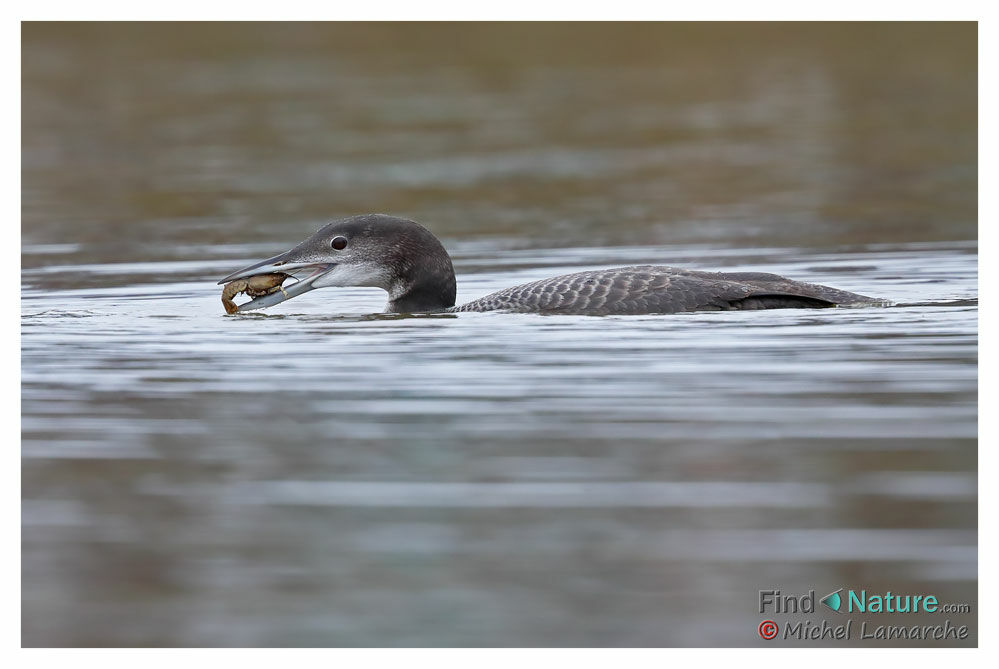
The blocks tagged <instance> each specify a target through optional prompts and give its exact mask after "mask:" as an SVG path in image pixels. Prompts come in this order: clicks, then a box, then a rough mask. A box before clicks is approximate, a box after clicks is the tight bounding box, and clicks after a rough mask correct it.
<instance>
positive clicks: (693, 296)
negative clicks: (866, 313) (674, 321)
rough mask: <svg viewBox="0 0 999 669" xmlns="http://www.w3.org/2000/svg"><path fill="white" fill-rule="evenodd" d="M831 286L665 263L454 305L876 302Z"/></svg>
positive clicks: (570, 307) (660, 307)
mask: <svg viewBox="0 0 999 669" xmlns="http://www.w3.org/2000/svg"><path fill="white" fill-rule="evenodd" d="M874 301H875V300H873V299H872V298H869V297H865V296H864V295H857V294H856V293H850V292H847V291H845V290H837V289H836V288H829V287H828V286H820V285H816V284H812V283H802V282H800V281H792V280H790V279H786V278H784V277H782V276H778V275H777V274H765V273H762V272H697V271H693V270H686V269H680V268H677V267H665V266H661V265H637V266H633V267H619V268H616V269H601V270H592V271H589V272H577V273H575V274H565V275H563V276H556V277H552V278H550V279H541V280H540V281H533V282H531V283H525V284H522V285H520V286H514V287H513V288H507V289H505V290H501V291H498V292H496V293H493V294H491V295H487V296H485V297H482V298H479V299H477V300H473V301H471V302H468V303H467V304H463V305H461V306H458V307H452V308H450V309H448V311H496V310H504V311H516V312H525V313H548V314H589V315H593V316H606V315H611V314H622V315H623V314H675V313H678V312H683V311H732V310H739V309H781V308H821V307H834V306H836V305H842V304H860V303H871V302H874Z"/></svg>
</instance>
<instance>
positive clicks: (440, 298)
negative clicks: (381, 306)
mask: <svg viewBox="0 0 999 669" xmlns="http://www.w3.org/2000/svg"><path fill="white" fill-rule="evenodd" d="M434 241H436V240H434ZM437 245H438V249H434V251H436V252H434V253H430V254H426V255H420V256H417V257H416V258H409V259H407V262H404V263H401V264H400V265H399V266H396V268H395V269H396V270H397V271H396V275H395V277H393V280H392V282H391V284H390V286H389V288H388V293H389V302H388V305H387V306H386V307H385V311H386V312H388V313H398V314H415V313H423V312H432V311H443V310H445V309H448V308H449V307H453V306H454V299H455V295H456V293H457V286H456V282H455V278H454V267H453V266H452V265H451V256H449V255H448V254H447V251H445V250H444V247H443V246H441V245H440V242H437Z"/></svg>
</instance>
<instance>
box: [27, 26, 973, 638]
mask: <svg viewBox="0 0 999 669" xmlns="http://www.w3.org/2000/svg"><path fill="white" fill-rule="evenodd" d="M591 29H592V28H590V27H580V28H578V29H576V30H581V31H583V33H582V34H585V35H589V33H588V32H586V31H589V30H591ZM129 30H132V31H136V30H139V32H138V33H134V32H133V33H129ZM422 30H424V31H426V35H425V37H426V40H423V39H421V38H419V37H418V36H416V37H414V35H413V34H412V31H407V30H404V29H402V28H400V27H399V26H394V27H393V26H383V27H366V28H362V27H355V28H353V29H343V28H337V27H331V26H327V27H317V26H313V27H305V26H299V27H298V28H294V27H290V26H285V27H284V28H282V29H280V30H278V29H276V28H274V27H270V28H268V27H266V26H244V27H242V28H239V29H238V30H237V29H234V28H232V27H230V28H228V29H222V28H211V27H206V26H201V27H198V28H191V30H190V31H189V35H188V37H189V42H188V43H187V46H186V47H185V48H184V49H179V48H177V47H176V46H174V45H173V44H172V42H171V41H170V34H171V33H170V29H167V28H163V29H158V30H155V31H150V30H148V29H147V30H146V32H145V33H143V32H142V31H141V30H140V29H139V28H136V27H134V26H133V27H132V28H127V27H126V28H121V29H118V30H117V31H116V30H110V29H108V28H103V29H100V28H99V27H93V26H91V27H82V28H81V27H77V28H71V27H66V26H62V27H60V26H50V27H48V28H46V29H41V28H38V27H35V28H29V29H27V31H26V33H25V49H26V50H27V53H28V54H29V55H30V56H31V58H26V59H25V68H26V71H25V76H24V80H25V105H26V114H25V128H24V133H23V134H24V138H25V139H24V153H23V156H22V164H23V174H24V182H25V187H24V203H23V208H24V219H23V222H22V236H23V239H24V245H23V247H22V266H23V271H22V286H21V288H22V290H21V314H22V339H21V346H22V349H21V356H22V368H21V374H22V494H23V500H22V615H23V623H22V641H23V643H24V644H25V645H108V644H111V645H119V644H120V645H150V644H160V645H282V646H283V645H319V646H326V645H376V646H386V645H388V646H402V645H421V646H423V645H558V646H563V645H613V646H621V645H755V644H764V643H767V642H764V641H762V640H761V639H760V637H759V635H758V633H757V626H758V625H759V623H760V620H761V615H760V614H759V612H758V610H757V606H758V591H759V590H761V589H771V588H776V589H781V590H783V591H784V592H787V593H792V592H805V591H807V590H809V589H814V590H815V591H816V593H817V594H818V595H819V596H821V595H823V594H825V593H827V592H830V591H832V590H835V589H837V588H840V587H853V588H863V587H866V588H868V589H870V590H871V591H882V592H883V591H884V590H889V589H890V590H893V591H895V592H912V593H934V594H936V595H937V596H938V598H939V599H940V601H941V602H963V603H970V604H971V605H972V609H971V613H970V614H958V615H949V617H950V619H951V620H953V621H954V622H955V623H956V624H967V625H969V626H970V630H971V634H970V637H969V639H968V640H965V641H957V642H955V641H953V640H951V641H947V642H945V643H946V644H948V645H954V644H957V645H966V644H976V643H977V639H978V630H977V608H978V606H977V605H978V602H977V543H978V541H977V531H976V527H977V483H976V481H977V411H978V410H977V329H978V325H977V294H978V288H977V261H978V256H977V242H976V241H975V234H976V233H975V222H976V221H975V202H974V195H975V192H976V186H975V179H976V171H975V165H974V161H975V157H976V156H975V150H974V145H975V130H974V127H975V126H974V122H975V113H974V72H973V71H972V73H971V77H970V79H969V78H968V77H967V76H966V74H967V73H966V72H965V71H964V70H962V69H961V66H962V64H964V63H966V62H967V61H966V59H964V56H962V55H961V54H963V53H964V52H963V51H962V50H961V49H962V48H963V47H960V48H959V47H957V46H953V44H954V43H957V44H963V43H964V42H963V41H962V40H963V38H964V37H966V35H963V34H960V32H959V31H958V33H955V35H951V36H950V37H947V35H949V34H950V33H947V34H945V35H942V36H941V35H937V39H933V40H920V39H915V38H916V37H918V36H919V35H921V33H919V32H918V31H920V30H928V28H925V27H919V26H909V27H900V26H895V27H890V29H888V32H887V33H886V34H885V35H886V37H885V39H883V40H874V43H871V44H868V42H867V41H866V40H867V39H868V37H870V33H869V32H865V31H870V30H873V29H872V28H863V29H860V28H858V29H857V31H858V32H849V31H846V32H843V31H844V29H843V28H842V27H840V28H835V27H834V28H828V29H822V30H819V31H818V33H816V34H813V35H812V36H811V37H808V36H802V37H795V36H793V35H789V34H788V33H787V32H784V31H778V32H777V33H769V32H768V31H770V30H771V28H767V27H765V26H764V27H759V28H757V29H756V30H757V31H762V32H761V33H760V34H756V33H753V34H748V33H747V34H741V33H739V31H738V30H737V29H735V28H734V27H731V26H729V27H725V28H724V29H723V31H722V32H723V33H725V35H726V36H727V37H726V39H727V42H726V43H729V44H732V45H733V49H734V51H733V52H732V53H728V52H719V53H711V54H708V52H707V51H706V50H705V49H704V48H703V47H702V45H701V40H704V39H707V37H706V35H705V30H706V29H704V28H697V27H691V28H689V30H693V31H695V32H696V33H697V35H698V36H697V37H696V39H695V38H691V37H690V36H689V35H687V33H686V32H685V31H687V30H688V29H683V30H681V29H679V28H677V27H669V26H661V27H660V28H658V29H657V30H664V31H667V32H666V33H663V34H662V35H658V34H656V33H654V31H653V32H652V33H647V32H645V31H646V30H652V29H651V28H648V29H642V30H638V29H636V28H634V27H632V28H631V30H638V32H636V33H634V34H629V33H628V29H627V28H626V27H619V28H615V29H614V30H610V32H609V33H608V35H607V38H608V39H610V40H611V42H612V43H615V44H620V45H622V51H621V52H620V53H618V54H617V55H613V54H608V53H602V52H601V53H600V54H596V55H594V54H591V53H590V52H589V51H588V50H586V49H580V47H579V46H578V44H577V41H578V40H577V39H575V38H578V37H580V36H581V34H575V35H574V34H573V33H572V31H571V30H570V29H568V28H564V27H541V26H534V27H520V28H511V27H506V28H502V27H496V28H494V29H485V28H481V29H471V28H468V27H466V30H471V32H472V33H473V35H472V37H467V38H466V39H464V40H463V41H461V44H460V45H459V46H457V47H453V45H452V46H447V45H448V44H451V43H450V42H446V41H443V42H442V41H441V40H439V39H437V38H438V37H441V35H453V33H448V32H447V29H445V28H441V27H432V26H430V27H427V26H425V27H424V28H422ZM504 30H505V31H511V30H513V31H514V32H513V33H509V32H508V33H504V32H503V31H504ZM826 30H828V31H831V32H828V33H827V32H825V31H826ZM948 30H957V29H956V28H951V29H948ZM393 31H394V32H393ZM477 31H478V32H477ZM532 31H533V32H532ZM565 31H568V32H565ZM697 31H700V32H697ZM837 31H840V32H837ZM906 31H909V32H906ZM912 31H915V32H912ZM417 32H419V31H417ZM709 32H710V31H709ZM945 32H946V31H945ZM504 34H506V35H507V36H509V37H516V38H517V39H519V40H522V41H524V42H525V44H527V46H525V48H523V49H520V50H516V51H517V53H510V52H509V51H505V50H503V49H500V48H499V45H501V44H504V43H506V42H504V39H503V35H504ZM386 35H388V36H390V37H391V39H386ZM684 35H687V36H686V37H684ZM262 37H266V39H261V38H262ZM666 37H670V38H671V39H666ZM717 37H718V36H717V35H716V36H715V38H717ZM210 38H218V39H217V40H216V41H215V42H213V41H212V39H210ZM334 38H336V39H334ZM952 38H953V39H952ZM948 39H952V41H950V42H949V41H948ZM761 41H762V42H766V43H767V48H766V49H764V50H762V51H759V52H758V57H756V58H755V59H750V60H746V59H745V58H743V57H742V56H740V55H739V54H740V53H744V50H747V49H748V50H751V51H752V50H753V49H756V48H758V47H760V45H761ZM971 42H972V46H974V44H973V42H974V40H973V39H972V40H971ZM542 43H543V44H545V45H547V46H545V47H544V48H542V46H539V45H540V44H542ZM910 43H911V44H918V45H919V48H918V49H916V47H914V46H913V47H911V48H910V49H909V50H908V51H904V50H903V52H904V53H903V56H904V57H903V56H897V51H898V49H899V48H900V47H899V45H900V44H910ZM373 44H381V45H383V47H384V48H383V49H381V50H378V49H373V47H372V45H373ZM858 44H861V45H865V46H863V48H861V49H860V51H861V52H863V53H861V54H860V55H858ZM386 45H394V46H386ZM531 45H533V46H531ZM624 45H630V46H629V47H628V48H625V47H624ZM948 45H950V46H948ZM452 47H453V48H457V49H458V50H459V52H461V53H463V54H464V55H465V59H464V60H461V62H455V61H454V60H453V58H452V56H451V51H450V50H449V49H450V48H452ZM865 49H866V51H865ZM925 49H931V50H932V49H936V50H937V51H936V52H934V54H935V55H934V58H935V60H934V59H929V60H928V61H924V60H920V58H922V56H920V55H918V54H921V53H923V52H924V50H925ZM754 53H757V52H755V51H754ZM970 53H971V54H972V56H971V61H970V62H971V63H973V62H974V57H973V54H974V49H971V51H970ZM376 54H377V55H376ZM872 54H874V55H878V56H879V58H877V59H872V60H867V59H866V58H865V57H862V56H871V55H872ZM954 54H957V55H954ZM680 56H684V58H680ZM695 56H696V57H695ZM792 56H793V57H792ZM410 60H412V63H410V62H409V61H410ZM930 61H932V63H935V65H934V66H932V67H931V66H930V65H928V64H927V63H928V62H930ZM872 63H874V64H873V65H872ZM934 67H936V68H937V69H934ZM872 68H873V69H872ZM78 69H80V70H86V71H87V72H89V75H88V77H89V78H88V79H87V82H86V83H87V85H86V86H81V85H80V84H79V83H78V81H79V76H78V75H79V72H78ZM697 75H705V76H697ZM889 75H890V76H889ZM150 77H153V78H152V79H151V78H150ZM151 81H155V82H158V84H157V85H156V86H151V85H150V82H151ZM969 81H970V83H971V87H970V89H968V88H967V87H965V84H967V83H968V82H969ZM968 90H970V94H968ZM942 92H947V93H948V94H949V95H950V99H949V100H948V99H947V95H943V94H942ZM930 93H934V94H930ZM962 95H963V97H962ZM968 95H970V97H968ZM69 103H72V104H69ZM567 105H568V107H567ZM567 108H571V109H574V110H576V113H572V114H567V113H566V111H565V110H566V109H567ZM900 110H901V111H902V112H904V113H899V112H900ZM377 210H382V211H388V212H390V213H396V214H401V215H407V216H412V217H413V218H416V219H417V220H420V221H421V222H423V223H425V224H426V225H427V226H428V227H430V228H431V229H432V230H434V231H435V232H437V233H438V234H439V235H440V236H441V237H442V239H443V240H444V242H445V245H446V246H447V247H448V248H449V250H450V251H451V252H452V255H453V257H454V262H455V267H456V270H457V273H458V300H459V302H461V301H467V300H470V299H474V298H476V297H480V296H482V295H485V294H487V293H489V292H492V291H494V290H498V289H501V288H505V287H508V286H511V285H514V284H516V283H520V282H526V281H530V280H534V279H539V278H544V277H547V276H552V275H555V274H559V273H566V272H573V271H578V270H583V269H591V268H600V267H611V266H615V265H629V264H643V263H656V264H671V265H678V266H683V267H688V268H692V269H707V270H733V271H736V270H750V271H767V272H777V273H780V274H784V275H787V276H790V277H793V278H795V279H800V280H805V281H812V282H818V283H825V284H828V285H832V286H835V287H837V288H843V289H847V290H852V291H856V292H860V293H863V294H866V295H872V296H877V297H883V298H886V299H887V300H890V301H891V303H892V306H886V307H864V308H850V309H826V310H795V309H789V310H774V311H762V312H725V313H718V312H713V313H691V314H678V315H674V316H629V317H575V316H534V315H523V314H502V313H486V314H476V313H468V314H454V315H436V316H435V315H429V316H420V317H400V316H395V315H385V314H380V313H378V312H379V311H380V310H381V309H382V307H383V306H384V303H385V295H384V293H383V292H381V291H378V290H375V289H323V290H318V291H314V292H312V293H309V294H308V295H306V296H304V297H299V298H296V299H294V300H291V301H289V302H286V303H283V304H281V305H278V306H276V307H274V308H271V309H267V310H265V311H262V312H251V313H246V314H237V315H234V316H227V315H225V314H224V313H223V310H222V306H221V303H220V301H219V293H220V288H219V287H218V286H216V285H215V281H217V280H218V279H219V278H221V277H222V276H224V275H226V274H228V273H229V272H230V271H232V270H234V269H237V268H239V267H241V266H243V265H245V264H247V263H249V262H251V261H254V260H258V259H262V258H264V257H267V256H270V255H273V254H275V253H277V252H279V251H282V250H284V249H286V248H288V247H290V246H291V245H292V244H294V243H296V242H298V241H299V240H300V239H301V238H302V237H304V236H305V235H307V234H309V233H310V232H311V231H312V230H314V229H315V228H317V227H319V225H320V224H322V223H323V222H324V221H325V220H328V219H330V218H333V217H334V216H336V215H342V214H347V213H354V212H360V211H377ZM768 617H770V616H768ZM821 618H823V615H822V614H821V613H818V614H816V615H815V619H816V620H819V619H821ZM825 618H827V619H829V620H830V622H834V623H838V621H837V620H836V614H833V613H831V612H830V613H829V614H828V616H825ZM885 618H888V619H889V620H887V621H888V622H892V623H893V624H903V623H908V624H912V623H913V622H919V623H929V622H936V621H937V618H934V617H933V616H926V615H921V616H909V617H905V616H902V617H900V616H887V617H885ZM909 618H912V620H909ZM781 620H783V618H781ZM871 620H874V621H876V622H885V620H884V619H873V618H872V619H871ZM771 643H772V642H771ZM804 643H806V642H802V645H804ZM812 643H814V642H812ZM822 643H823V644H824V645H831V644H830V642H828V641H826V642H822ZM853 643H856V644H859V643H862V642H860V641H857V640H854V641H853ZM867 643H868V644H870V642H867ZM894 643H898V642H894Z"/></svg>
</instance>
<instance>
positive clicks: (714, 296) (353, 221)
mask: <svg viewBox="0 0 999 669" xmlns="http://www.w3.org/2000/svg"><path fill="white" fill-rule="evenodd" d="M303 273H304V274H305V276H303V277H302V278H301V279H299V280H298V281H297V282H296V283H293V284H290V285H288V286H284V287H280V288H278V287H275V288H273V289H272V290H271V292H267V293H266V294H261V293H256V292H255V293H253V294H255V295H258V296H257V297H254V299H253V300H251V301H250V302H247V303H246V304H243V305H241V306H239V307H238V308H235V309H236V310H238V311H247V310H250V309H260V308H262V307H269V306H272V305H275V304H278V303H280V302H283V301H285V300H288V299H291V298H293V297H295V296H297V295H301V294H303V293H306V292H308V291H310V290H313V289H315V288H323V287H326V286H375V287H378V288H383V289H384V290H385V291H386V292H388V295H389V301H388V305H387V306H386V308H385V311H386V312H390V313H426V312H459V311H497V310H505V311H519V312H532V313H548V314H585V315H593V316H603V315H608V314H673V313H677V312H681V311H702V310H712V311H717V310H733V309H780V308H789V307H799V308H800V307H810V308H814V307H832V306H836V305H840V304H859V303H877V302H878V300H876V299H873V298H870V297H865V296H863V295H857V294H856V293H849V292H847V291H844V290H837V289H835V288H829V287H827V286H819V285H815V284H810V283H801V282H798V281H792V280H790V279H785V278H784V277H782V276H777V275H776V274H762V273H757V272H729V273H713V272H696V271H691V270H684V269H677V268H675V267H663V266H659V265H638V266H634V267H621V268H617V269H604V270H596V271H590V272H578V273H576V274H566V275H564V276H557V277H553V278H551V279H542V280H541V281H534V282H532V283H525V284H523V285H521V286H515V287H513V288H507V289H506V290H501V291H499V292H497V293H493V294H492V295H487V296H486V297H483V298H480V299H478V300H474V301H472V302H469V303H467V304H463V305H461V306H458V307H456V306H454V300H455V293H456V286H455V276H454V268H453V267H452V265H451V257H450V256H449V255H448V253H447V251H446V250H445V249H444V246H443V245H442V244H441V243H440V240H438V239H437V238H436V237H435V236H434V235H433V234H432V233H431V232H430V231H429V230H427V229H426V228H424V227H423V226H422V225H420V224H418V223H416V222H414V221H410V220H406V219H403V218H396V217H394V216H386V215H384V214H364V215H361V216H351V217H350V218H344V219H340V220H338V221H334V222H333V223H330V224H329V225H326V226H324V227H322V228H321V229H320V230H318V231H317V232H316V233H315V234H314V235H312V236H311V237H309V238H308V239H306V240H305V241H303V242H302V243H300V244H298V245H297V246H295V247H294V248H293V249H291V250H290V251H286V252H285V253H281V254H279V255H276V256H274V257H273V258H268V259H267V260H263V261H261V262H258V263H255V264H253V265H250V266H249V267H244V268H243V269H241V270H238V271H236V272H233V273H232V274H230V275H229V276H227V277H226V278H224V279H222V280H221V281H219V283H220V284H223V283H225V284H231V283H232V282H235V281H239V280H245V279H248V278H250V277H254V276H259V275H262V274H271V275H296V274H303ZM272 278H273V277H272ZM278 278H280V277H278ZM245 283H246V282H245V281H243V282H242V283H240V284H238V285H235V286H227V291H224V292H223V297H225V295H226V294H230V296H232V295H235V293H236V292H238V289H239V288H240V287H241V286H243V285H245ZM229 288H231V290H229ZM226 306H227V310H228V309H229V308H232V307H233V305H231V304H230V305H226ZM233 313H234V312H233Z"/></svg>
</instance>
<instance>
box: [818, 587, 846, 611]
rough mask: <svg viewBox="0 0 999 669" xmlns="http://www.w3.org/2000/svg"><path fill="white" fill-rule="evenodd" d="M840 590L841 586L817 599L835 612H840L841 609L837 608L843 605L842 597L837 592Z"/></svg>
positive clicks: (841, 590)
mask: <svg viewBox="0 0 999 669" xmlns="http://www.w3.org/2000/svg"><path fill="white" fill-rule="evenodd" d="M841 592H843V588H840V589H839V590H837V591H836V592H830V593H829V594H828V595H826V596H825V597H823V598H822V599H821V600H819V601H821V602H822V603H823V604H825V605H826V606H828V607H829V608H830V609H832V610H833V611H835V612H836V613H842V611H840V610H839V607H841V606H843V598H842V597H840V596H839V593H841Z"/></svg>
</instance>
